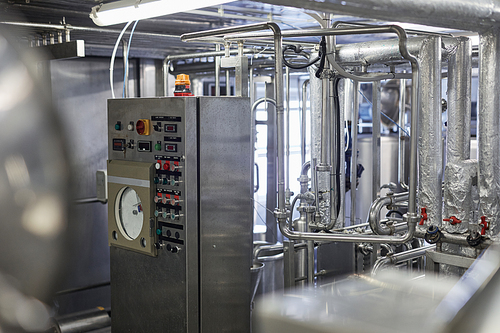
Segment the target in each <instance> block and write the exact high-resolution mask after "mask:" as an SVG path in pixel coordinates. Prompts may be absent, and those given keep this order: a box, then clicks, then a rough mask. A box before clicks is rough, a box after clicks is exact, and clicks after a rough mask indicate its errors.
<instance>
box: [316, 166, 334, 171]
mask: <svg viewBox="0 0 500 333" xmlns="http://www.w3.org/2000/svg"><path fill="white" fill-rule="evenodd" d="M316 171H319V172H330V171H332V166H331V165H326V164H320V165H317V166H316Z"/></svg>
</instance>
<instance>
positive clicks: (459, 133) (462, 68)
mask: <svg viewBox="0 0 500 333" xmlns="http://www.w3.org/2000/svg"><path fill="white" fill-rule="evenodd" d="M457 41H458V43H457V47H456V51H455V52H454V53H451V54H450V57H449V59H448V129H447V140H446V145H447V147H446V148H447V150H446V161H447V162H458V161H463V160H467V159H469V158H470V135H471V131H470V124H471V85H472V83H471V81H472V45H471V42H470V39H469V38H467V37H457Z"/></svg>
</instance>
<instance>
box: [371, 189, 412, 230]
mask: <svg viewBox="0 0 500 333" xmlns="http://www.w3.org/2000/svg"><path fill="white" fill-rule="evenodd" d="M405 200H408V193H398V194H393V195H388V196H385V197H381V198H378V199H376V200H375V201H373V203H372V205H371V206H370V211H369V212H368V216H367V221H366V222H367V223H369V225H370V229H372V231H373V233H375V234H377V235H392V234H394V229H391V228H389V227H386V226H383V225H381V224H380V211H381V210H382V208H384V207H386V206H389V205H392V204H394V203H397V202H402V201H405Z"/></svg>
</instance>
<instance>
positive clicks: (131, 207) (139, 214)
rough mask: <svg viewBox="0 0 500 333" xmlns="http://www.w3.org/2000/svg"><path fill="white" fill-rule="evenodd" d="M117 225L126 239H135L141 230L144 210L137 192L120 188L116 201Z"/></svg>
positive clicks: (128, 188) (127, 188)
mask: <svg viewBox="0 0 500 333" xmlns="http://www.w3.org/2000/svg"><path fill="white" fill-rule="evenodd" d="M116 209H117V212H118V214H117V217H118V227H119V229H120V231H121V233H122V234H123V236H125V238H127V239H128V240H133V239H136V238H137V237H138V236H139V234H140V233H141V230H142V225H143V221H144V212H143V209H142V203H141V199H140V198H139V195H138V194H137V192H136V191H135V190H134V189H132V188H130V187H124V188H122V189H121V190H120V192H119V193H118V196H117V202H116Z"/></svg>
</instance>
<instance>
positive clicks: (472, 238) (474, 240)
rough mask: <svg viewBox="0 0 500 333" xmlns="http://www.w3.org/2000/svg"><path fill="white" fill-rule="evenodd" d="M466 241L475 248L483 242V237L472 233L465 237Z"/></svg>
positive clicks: (477, 233) (474, 232) (475, 232)
mask: <svg viewBox="0 0 500 333" xmlns="http://www.w3.org/2000/svg"><path fill="white" fill-rule="evenodd" d="M466 240H467V243H468V244H469V245H470V246H472V247H476V246H478V245H479V244H481V242H482V241H483V236H481V235H480V234H479V232H477V231H473V232H471V233H470V235H468V236H467V238H466Z"/></svg>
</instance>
